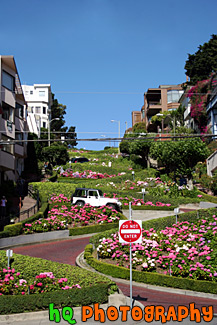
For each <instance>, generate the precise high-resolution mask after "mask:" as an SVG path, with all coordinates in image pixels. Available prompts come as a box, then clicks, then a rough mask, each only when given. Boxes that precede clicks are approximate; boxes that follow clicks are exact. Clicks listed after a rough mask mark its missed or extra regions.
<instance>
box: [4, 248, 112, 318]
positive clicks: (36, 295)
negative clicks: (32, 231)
mask: <svg viewBox="0 0 217 325" xmlns="http://www.w3.org/2000/svg"><path fill="white" fill-rule="evenodd" d="M0 266H1V267H0V295H1V299H0V314H1V315H5V314H11V313H20V312H24V311H25V312H26V311H36V310H43V309H46V308H47V309H48V307H49V303H50V302H51V301H52V303H54V304H55V305H56V306H57V307H60V308H61V307H64V306H67V305H71V306H78V305H82V304H87V305H88V304H90V303H93V302H99V303H104V302H106V301H107V300H108V295H109V294H111V293H113V292H115V291H116V290H117V286H116V284H115V283H114V282H113V281H111V280H109V279H108V278H107V277H105V276H102V275H99V274H97V273H92V272H89V271H86V270H83V269H79V272H78V269H77V267H75V266H72V265H67V264H61V263H57V262H52V261H48V260H44V259H40V258H33V257H30V256H24V255H19V254H13V258H12V259H11V263H10V267H9V268H8V267H7V257H6V256H5V251H0Z"/></svg>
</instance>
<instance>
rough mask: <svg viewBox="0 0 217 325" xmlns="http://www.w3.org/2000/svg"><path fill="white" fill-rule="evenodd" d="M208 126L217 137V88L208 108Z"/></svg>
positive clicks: (213, 91)
mask: <svg viewBox="0 0 217 325" xmlns="http://www.w3.org/2000/svg"><path fill="white" fill-rule="evenodd" d="M206 112H207V116H208V126H209V128H210V131H211V133H212V134H215V135H217V86H216V87H214V89H213V90H212V94H211V96H210V99H209V102H208V104H207V107H206Z"/></svg>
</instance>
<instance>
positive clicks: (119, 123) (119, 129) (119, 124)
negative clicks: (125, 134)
mask: <svg viewBox="0 0 217 325" xmlns="http://www.w3.org/2000/svg"><path fill="white" fill-rule="evenodd" d="M111 122H112V123H113V122H117V123H118V137H119V139H120V137H121V122H120V121H116V120H111ZM118 153H120V146H119V144H118Z"/></svg>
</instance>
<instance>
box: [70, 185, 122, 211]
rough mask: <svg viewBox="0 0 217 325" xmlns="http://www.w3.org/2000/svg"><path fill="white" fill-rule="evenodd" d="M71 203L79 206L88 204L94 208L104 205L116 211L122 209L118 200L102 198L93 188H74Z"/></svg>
mask: <svg viewBox="0 0 217 325" xmlns="http://www.w3.org/2000/svg"><path fill="white" fill-rule="evenodd" d="M71 203H72V204H73V205H79V206H84V205H85V204H89V205H92V206H94V207H100V206H103V205H106V206H110V207H112V208H113V209H115V210H117V211H121V207H122V204H121V202H120V201H119V200H118V199H115V198H113V199H112V198H108V197H104V196H103V193H102V191H101V190H98V189H93V188H76V189H75V193H74V194H72V196H71Z"/></svg>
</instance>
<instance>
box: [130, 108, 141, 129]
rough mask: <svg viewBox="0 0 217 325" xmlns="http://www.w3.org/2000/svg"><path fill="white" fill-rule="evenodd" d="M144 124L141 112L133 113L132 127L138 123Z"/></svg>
mask: <svg viewBox="0 0 217 325" xmlns="http://www.w3.org/2000/svg"><path fill="white" fill-rule="evenodd" d="M140 122H142V118H141V112H140V111H133V112H132V126H134V125H135V124H136V123H140Z"/></svg>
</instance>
